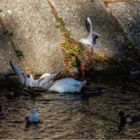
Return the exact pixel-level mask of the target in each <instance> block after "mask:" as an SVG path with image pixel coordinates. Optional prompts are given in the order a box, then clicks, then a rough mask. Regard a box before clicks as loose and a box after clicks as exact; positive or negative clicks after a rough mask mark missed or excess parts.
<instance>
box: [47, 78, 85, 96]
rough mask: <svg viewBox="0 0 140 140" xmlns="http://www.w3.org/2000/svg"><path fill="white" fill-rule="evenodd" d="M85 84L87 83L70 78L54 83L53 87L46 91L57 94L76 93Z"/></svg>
mask: <svg viewBox="0 0 140 140" xmlns="http://www.w3.org/2000/svg"><path fill="white" fill-rule="evenodd" d="M86 82H87V81H79V80H75V79H72V78H64V79H60V80H56V81H54V83H53V85H52V86H51V87H50V88H49V89H48V90H49V91H56V92H59V93H65V92H68V93H78V92H80V91H81V90H82V88H83V87H84V86H85V85H86Z"/></svg>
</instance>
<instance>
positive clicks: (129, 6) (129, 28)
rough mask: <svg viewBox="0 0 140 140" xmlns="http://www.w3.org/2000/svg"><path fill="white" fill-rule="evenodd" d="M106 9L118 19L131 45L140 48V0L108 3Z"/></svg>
mask: <svg viewBox="0 0 140 140" xmlns="http://www.w3.org/2000/svg"><path fill="white" fill-rule="evenodd" d="M108 9H109V11H110V12H111V13H112V14H113V15H114V16H115V18H116V19H117V20H118V22H119V24H120V25H121V26H122V28H123V31H124V33H125V35H126V36H127V38H128V39H129V40H130V41H131V43H132V44H133V46H134V47H135V48H137V49H138V50H140V0H129V1H126V2H118V3H110V4H108Z"/></svg>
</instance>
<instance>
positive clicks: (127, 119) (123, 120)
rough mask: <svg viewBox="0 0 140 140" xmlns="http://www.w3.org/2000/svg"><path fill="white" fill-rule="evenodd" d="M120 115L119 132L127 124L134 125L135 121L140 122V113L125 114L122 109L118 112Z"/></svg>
mask: <svg viewBox="0 0 140 140" xmlns="http://www.w3.org/2000/svg"><path fill="white" fill-rule="evenodd" d="M118 116H119V118H120V120H119V125H118V132H120V131H122V130H123V129H124V127H125V125H126V124H128V125H132V124H134V123H137V122H140V116H138V115H133V114H132V115H131V114H129V115H125V113H124V112H123V111H120V112H119V113H118Z"/></svg>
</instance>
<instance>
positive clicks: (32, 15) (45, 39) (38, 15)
mask: <svg viewBox="0 0 140 140" xmlns="http://www.w3.org/2000/svg"><path fill="white" fill-rule="evenodd" d="M50 2H51V3H52V5H53V6H54V9H55V10H56V11H57V12H58V15H59V16H60V17H61V18H62V20H63V21H64V24H65V27H66V29H68V30H69V31H70V34H71V37H72V38H73V39H75V40H76V41H79V40H80V39H81V38H85V37H87V35H88V32H87V30H86V28H85V20H86V18H87V17H90V18H91V19H92V22H93V28H94V31H96V32H97V33H99V34H100V38H99V39H98V41H99V44H100V46H101V48H100V49H95V53H97V54H98V55H101V56H103V57H105V58H115V59H118V58H121V57H123V56H125V53H124V47H123V46H124V44H125V39H124V36H123V35H124V34H122V33H121V32H118V30H116V26H114V23H113V22H112V15H111V14H110V13H109V12H108V9H107V8H106V6H105V5H104V2H103V1H102V0H51V1H50ZM134 2H135V4H133V3H132V2H130V3H123V4H122V5H123V6H122V8H121V9H122V11H121V10H120V9H119V6H120V5H119V3H118V4H117V6H114V5H115V4H114V3H112V4H109V5H108V7H109V9H110V11H112V12H113V13H114V14H115V15H116V19H117V20H119V21H121V24H122V26H123V27H124V28H125V29H127V27H128V30H126V32H127V31H128V32H129V36H130V37H128V38H130V40H132V41H133V42H135V43H136V44H137V45H139V32H138V30H139V26H136V27H137V30H136V28H134V30H133V31H132V32H130V31H131V28H130V29H129V27H130V26H127V23H128V24H129V20H128V17H127V18H126V17H125V14H124V11H123V10H124V9H125V8H126V9H127V7H130V9H129V11H130V13H129V14H131V11H133V12H132V13H133V14H134V15H135V16H134V18H132V17H133V16H132V17H131V18H132V19H130V21H131V22H130V23H133V22H137V21H139V20H138V19H137V17H138V15H139V13H140V12H139V9H138V8H136V11H135V10H134V9H135V7H137V5H138V4H139V1H136V0H134ZM131 3H132V5H131ZM124 6H125V8H123V7H124ZM119 10H120V11H119ZM118 11H119V12H118ZM0 13H1V18H2V21H3V26H4V30H5V31H8V33H9V34H10V35H11V36H10V37H9V38H8V41H7V43H8V42H9V41H10V42H12V46H11V47H9V49H10V50H11V49H19V50H21V51H22V52H23V57H20V59H19V61H20V65H21V66H22V67H24V68H25V67H30V68H31V69H32V70H33V72H34V73H44V72H54V71H59V70H60V69H62V68H63V53H62V50H61V47H60V42H61V41H62V40H63V34H62V33H61V31H60V30H59V28H57V26H56V23H57V22H56V19H55V17H54V15H53V13H52V9H51V7H50V5H49V3H48V1H47V0H41V1H38V0H24V1H23V0H13V1H9V0H1V3H0ZM123 16H124V18H123ZM123 19H124V20H123ZM132 21H133V22H132ZM129 25H130V24H129ZM136 25H137V24H136ZM131 27H132V28H133V26H131ZM1 35H2V34H1ZM134 35H136V37H135V36H134ZM2 36H3V35H2ZM133 37H134V38H133ZM1 41H2V40H1ZM0 49H1V48H0ZM2 50H4V49H1V56H2V57H1V61H2V65H3V66H5V65H4V64H5V62H4V61H3V60H5V57H3V56H5V53H3V52H2ZM4 51H5V50H4ZM6 52H8V51H6ZM13 55H15V54H14V51H13ZM13 55H11V56H10V55H9V56H10V57H11V59H13V58H14V57H15V56H14V57H13ZM16 59H17V58H16ZM3 63H4V64H3ZM3 68H4V67H3Z"/></svg>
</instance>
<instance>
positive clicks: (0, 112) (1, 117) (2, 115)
mask: <svg viewBox="0 0 140 140" xmlns="http://www.w3.org/2000/svg"><path fill="white" fill-rule="evenodd" d="M4 118H5V115H4V113H3V111H2V106H1V105H0V119H4Z"/></svg>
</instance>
